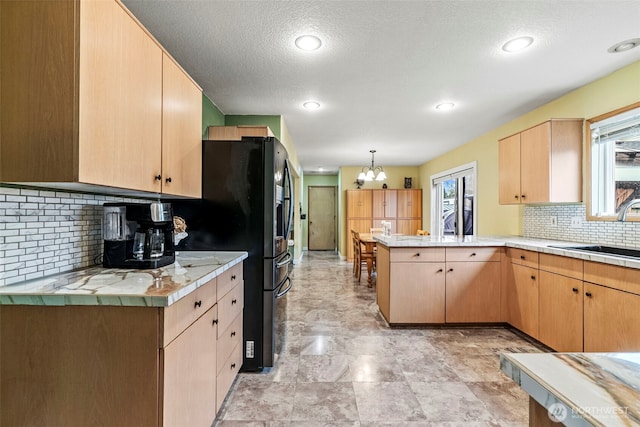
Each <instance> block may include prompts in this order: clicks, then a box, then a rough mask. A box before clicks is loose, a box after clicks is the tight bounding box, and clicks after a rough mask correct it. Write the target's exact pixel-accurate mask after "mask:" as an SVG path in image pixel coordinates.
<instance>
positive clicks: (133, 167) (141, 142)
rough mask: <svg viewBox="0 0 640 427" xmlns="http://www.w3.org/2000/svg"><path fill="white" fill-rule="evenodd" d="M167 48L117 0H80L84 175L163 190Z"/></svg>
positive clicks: (92, 179)
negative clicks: (163, 108) (164, 70)
mask: <svg viewBox="0 0 640 427" xmlns="http://www.w3.org/2000/svg"><path fill="white" fill-rule="evenodd" d="M161 138H162V50H161V49H160V47H159V46H158V45H157V44H156V43H155V42H154V41H153V40H152V39H151V37H149V36H148V35H147V33H146V32H145V31H144V30H143V29H142V28H141V27H140V26H139V25H138V24H137V23H136V22H135V21H134V20H133V18H132V17H131V16H130V15H129V14H128V13H127V12H126V11H125V10H124V9H123V8H122V6H121V5H120V4H119V3H118V2H115V1H86V2H82V5H81V7H80V58H79V143H78V153H77V154H78V162H79V166H78V171H77V173H78V177H77V178H78V180H79V181H80V182H84V183H90V184H101V185H109V186H112V187H121V188H130V189H136V190H143V191H153V192H160V190H161V184H160V181H159V180H155V179H154V178H155V177H156V176H158V175H161V166H162V165H161V156H162V140H161Z"/></svg>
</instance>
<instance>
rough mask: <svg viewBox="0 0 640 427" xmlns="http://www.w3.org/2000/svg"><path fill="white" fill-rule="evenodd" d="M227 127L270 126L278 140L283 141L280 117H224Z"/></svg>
mask: <svg viewBox="0 0 640 427" xmlns="http://www.w3.org/2000/svg"><path fill="white" fill-rule="evenodd" d="M224 124H225V126H239V125H257V126H269V127H270V128H271V131H272V132H273V134H274V135H275V136H276V138H278V139H281V135H282V131H281V127H280V116H236V115H227V116H225V117H224Z"/></svg>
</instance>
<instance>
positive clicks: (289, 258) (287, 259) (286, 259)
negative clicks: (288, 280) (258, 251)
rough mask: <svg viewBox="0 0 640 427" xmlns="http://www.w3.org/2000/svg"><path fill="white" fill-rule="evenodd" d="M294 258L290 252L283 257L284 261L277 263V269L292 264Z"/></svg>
mask: <svg viewBox="0 0 640 427" xmlns="http://www.w3.org/2000/svg"><path fill="white" fill-rule="evenodd" d="M292 259H293V257H292V256H291V254H290V253H289V252H287V253H286V254H284V256H283V257H282V261H278V262H277V263H276V267H277V268H281V267H284V266H285V265H287V264H291V261H292Z"/></svg>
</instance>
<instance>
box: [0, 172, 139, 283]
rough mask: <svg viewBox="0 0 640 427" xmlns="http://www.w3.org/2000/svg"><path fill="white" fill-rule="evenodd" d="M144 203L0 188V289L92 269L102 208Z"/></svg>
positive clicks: (99, 240)
mask: <svg viewBox="0 0 640 427" xmlns="http://www.w3.org/2000/svg"><path fill="white" fill-rule="evenodd" d="M120 201H128V202H146V201H147V200H142V199H131V198H127V197H117V196H105V195H101V194H86V193H70V192H68V191H54V190H45V189H34V188H22V187H16V186H7V187H3V186H2V185H0V286H3V285H10V284H12V283H17V282H20V281H23V280H30V279H35V278H39V277H44V276H49V275H52V274H58V273H61V272H65V271H69V270H73V269H77V268H85V267H89V266H92V265H94V263H95V261H96V260H97V261H99V260H100V259H101V257H100V256H101V254H102V204H103V203H105V202H120Z"/></svg>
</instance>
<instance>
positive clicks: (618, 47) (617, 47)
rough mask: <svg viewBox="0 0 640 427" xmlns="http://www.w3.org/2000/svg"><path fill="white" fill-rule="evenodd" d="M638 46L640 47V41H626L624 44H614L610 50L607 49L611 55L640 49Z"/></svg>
mask: <svg viewBox="0 0 640 427" xmlns="http://www.w3.org/2000/svg"><path fill="white" fill-rule="evenodd" d="M638 46H640V39H629V40H625V41H623V42H620V43H616V44H614V45H613V46H611V47H610V48H609V49H607V52H609V53H620V52H626V51H627V50H631V49H633V48H634V47H638Z"/></svg>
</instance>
